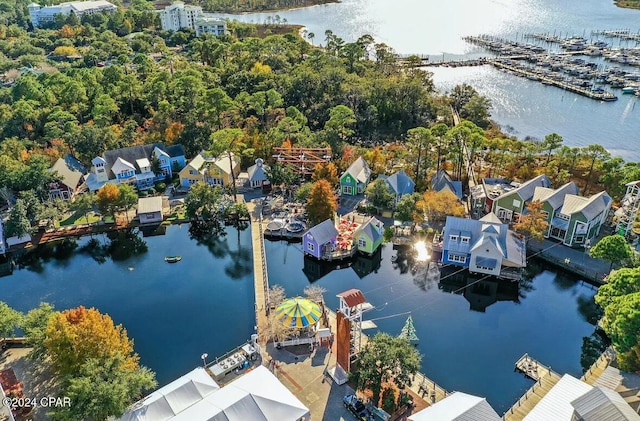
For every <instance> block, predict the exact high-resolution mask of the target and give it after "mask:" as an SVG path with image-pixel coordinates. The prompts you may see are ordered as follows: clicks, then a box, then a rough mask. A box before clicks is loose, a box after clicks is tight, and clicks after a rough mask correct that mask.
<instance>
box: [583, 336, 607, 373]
mask: <svg viewBox="0 0 640 421" xmlns="http://www.w3.org/2000/svg"><path fill="white" fill-rule="evenodd" d="M609 345H611V340H610V339H609V338H608V337H607V334H606V333H604V330H602V329H600V328H599V327H597V326H596V328H595V330H594V331H593V333H592V334H591V336H585V337H583V338H582V350H581V353H580V365H581V366H582V371H587V370H589V367H591V366H592V365H593V363H594V362H596V360H597V359H598V358H599V357H600V354H602V352H604V350H605V349H606V348H607V347H608V346H609Z"/></svg>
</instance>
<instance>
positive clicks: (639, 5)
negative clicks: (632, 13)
mask: <svg viewBox="0 0 640 421" xmlns="http://www.w3.org/2000/svg"><path fill="white" fill-rule="evenodd" d="M613 4H614V6H615V7H619V8H620V9H630V10H640V1H636V2H631V3H629V2H628V1H624V0H614V1H613Z"/></svg>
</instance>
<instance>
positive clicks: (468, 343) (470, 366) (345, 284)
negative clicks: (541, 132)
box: [265, 241, 595, 412]
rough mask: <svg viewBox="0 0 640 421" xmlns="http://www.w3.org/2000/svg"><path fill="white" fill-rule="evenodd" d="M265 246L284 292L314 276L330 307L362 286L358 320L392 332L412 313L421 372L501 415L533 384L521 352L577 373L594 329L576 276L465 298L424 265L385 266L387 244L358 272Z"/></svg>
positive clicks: (280, 245)
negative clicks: (363, 305)
mask: <svg viewBox="0 0 640 421" xmlns="http://www.w3.org/2000/svg"><path fill="white" fill-rule="evenodd" d="M265 244H266V252H267V259H268V268H269V282H270V284H271V285H274V284H280V285H282V286H283V287H284V288H285V290H286V291H287V296H295V295H302V294H303V290H304V288H305V287H306V286H307V285H310V283H311V281H310V279H313V280H314V281H313V283H314V284H315V285H320V286H322V287H324V288H326V290H327V292H326V293H325V300H326V301H327V303H328V305H329V306H330V308H333V309H336V308H337V306H338V300H337V298H336V294H338V293H340V292H342V291H345V290H347V289H350V288H357V289H360V290H361V291H362V292H363V293H364V295H365V297H366V298H367V300H368V301H369V302H370V303H371V304H373V306H375V309H374V310H372V311H370V312H368V313H366V314H365V317H364V318H365V320H374V321H375V323H376V324H377V325H378V327H379V329H380V330H382V331H385V332H388V333H390V334H393V335H396V334H399V333H400V329H401V328H402V326H403V325H404V322H405V320H406V318H407V315H406V314H402V313H405V312H409V311H410V312H411V314H412V317H413V320H414V325H415V327H416V331H417V335H418V337H419V338H420V343H419V345H418V349H419V351H420V353H421V354H422V355H423V360H422V369H423V371H424V372H425V373H426V374H427V376H429V377H430V378H432V379H433V380H435V381H436V382H437V383H438V384H440V385H441V386H443V387H445V388H446V389H448V390H458V391H463V392H467V393H472V394H476V395H479V396H486V397H487V399H488V400H489V402H490V403H491V404H492V405H493V406H494V408H495V409H496V410H497V411H498V412H504V411H506V410H507V409H508V408H509V407H510V406H511V405H512V404H513V403H514V402H515V401H516V400H517V399H518V398H519V397H520V396H521V395H522V393H523V392H524V391H525V390H526V389H528V388H529V387H530V386H531V385H532V382H531V381H530V380H527V379H525V378H523V376H522V375H521V374H517V373H514V371H513V367H514V363H515V362H516V360H517V359H518V358H520V357H521V356H522V355H523V354H524V353H525V352H527V353H529V354H530V355H532V356H533V357H534V358H537V359H539V360H540V361H541V362H543V363H545V364H548V365H551V366H552V367H553V368H554V369H555V370H557V371H558V372H560V373H565V372H567V373H570V374H572V375H574V376H578V377H579V376H580V375H581V374H582V370H581V367H580V354H581V345H582V338H583V337H585V336H590V335H591V334H592V333H593V331H594V326H593V325H592V324H591V323H589V321H587V320H590V318H592V316H593V310H594V303H593V295H594V293H595V291H594V290H593V289H592V288H591V287H589V286H586V285H583V284H582V283H580V282H578V281H576V280H575V279H573V278H569V277H566V276H564V275H560V274H558V273H555V272H552V271H547V270H542V269H539V273H538V274H536V275H535V276H534V277H533V279H532V280H531V282H528V283H526V285H524V287H523V288H520V291H519V294H516V293H514V292H513V291H510V290H509V288H504V289H503V288H501V289H499V290H498V291H497V294H491V293H490V291H491V290H492V288H495V287H496V286H497V284H496V283H492V282H483V283H481V284H479V285H478V286H477V287H476V288H468V289H466V293H465V294H464V295H462V294H454V293H451V292H446V291H455V290H457V289H459V288H460V286H461V285H464V284H460V283H459V282H460V280H454V279H453V278H449V279H448V280H447V281H445V282H442V283H441V284H440V285H439V284H438V282H437V281H434V280H432V279H431V278H430V277H429V276H425V273H424V272H423V271H421V270H418V271H417V272H416V273H415V274H412V270H411V268H410V267H407V266H405V265H403V264H399V263H398V262H396V263H391V257H392V256H393V255H394V254H396V253H397V251H395V250H393V248H392V246H390V245H385V246H384V247H383V249H382V253H381V255H380V257H379V259H380V261H379V262H376V261H375V259H374V260H373V261H372V260H371V259H367V258H358V259H357V260H356V262H355V263H354V267H355V269H356V270H354V268H344V269H336V270H333V271H329V270H328V268H327V267H326V266H319V265H317V264H313V262H312V261H310V260H309V259H304V258H303V255H302V251H301V248H300V247H301V246H300V244H287V243H285V242H271V241H267V242H266V243H265ZM400 260H401V259H400ZM303 270H305V271H306V273H305V272H304V271H303ZM403 271H404V273H403ZM494 300H498V301H497V302H495V303H494V304H492V305H488V304H490V303H491V302H493V301H494ZM472 305H473V307H474V308H476V311H472V310H471V306H472ZM487 305H488V307H486V308H485V306H487ZM482 309H484V312H482V311H477V310H482ZM399 314H400V315H399ZM375 331H376V330H371V331H367V333H369V334H374V333H375Z"/></svg>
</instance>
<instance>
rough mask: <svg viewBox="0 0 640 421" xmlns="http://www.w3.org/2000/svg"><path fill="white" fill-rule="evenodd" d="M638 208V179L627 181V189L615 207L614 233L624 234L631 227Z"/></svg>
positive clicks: (639, 197)
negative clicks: (617, 206) (618, 204)
mask: <svg viewBox="0 0 640 421" xmlns="http://www.w3.org/2000/svg"><path fill="white" fill-rule="evenodd" d="M639 209H640V180H636V181H632V182H630V183H627V191H626V193H625V195H624V197H623V198H622V202H620V207H619V208H618V209H616V212H615V217H616V233H618V234H620V235H622V236H626V235H627V234H629V232H630V231H631V230H632V229H633V224H634V222H635V221H636V218H637V217H638V210H639Z"/></svg>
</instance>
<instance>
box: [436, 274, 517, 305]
mask: <svg viewBox="0 0 640 421" xmlns="http://www.w3.org/2000/svg"><path fill="white" fill-rule="evenodd" d="M438 287H439V288H440V289H441V290H443V291H445V292H451V293H456V294H461V295H463V296H464V298H465V299H466V300H467V301H469V309H470V310H473V311H479V312H482V313H484V312H485V311H486V310H487V307H489V306H491V305H492V304H494V303H497V302H498V301H513V302H514V303H517V302H519V297H520V296H519V285H518V283H517V282H509V281H505V280H500V279H491V278H489V279H482V278H480V279H479V278H478V277H477V276H476V277H473V276H471V275H469V273H468V272H466V271H464V272H457V273H456V272H455V271H449V272H448V273H447V272H443V273H441V277H440V282H439V284H438Z"/></svg>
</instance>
